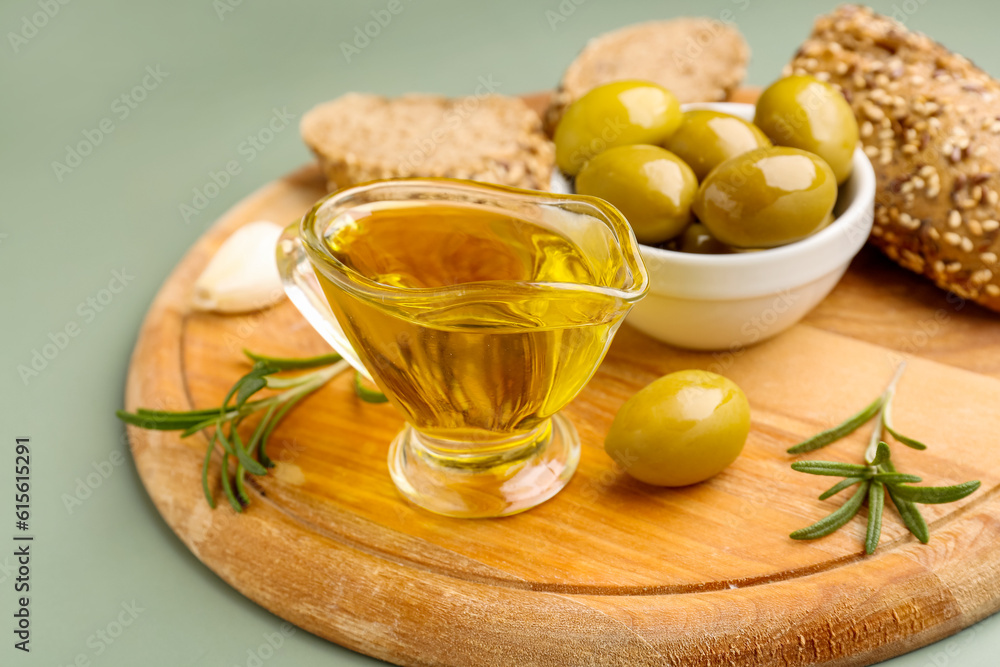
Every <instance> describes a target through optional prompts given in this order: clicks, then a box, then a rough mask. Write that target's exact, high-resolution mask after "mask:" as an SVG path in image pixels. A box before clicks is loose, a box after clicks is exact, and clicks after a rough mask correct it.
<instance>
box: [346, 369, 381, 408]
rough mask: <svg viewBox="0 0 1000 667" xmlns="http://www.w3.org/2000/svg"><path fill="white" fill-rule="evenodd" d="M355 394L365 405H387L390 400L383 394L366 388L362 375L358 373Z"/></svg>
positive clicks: (355, 380) (355, 381)
mask: <svg viewBox="0 0 1000 667" xmlns="http://www.w3.org/2000/svg"><path fill="white" fill-rule="evenodd" d="M354 393H355V394H357V395H358V398H360V399H361V400H362V401H364V402H365V403H386V402H387V401H388V400H389V399H388V398H386V397H385V394H383V393H382V392H380V391H378V390H376V389H369V388H368V387H366V386H364V384H362V377H361V373H359V372H357V371H355V372H354Z"/></svg>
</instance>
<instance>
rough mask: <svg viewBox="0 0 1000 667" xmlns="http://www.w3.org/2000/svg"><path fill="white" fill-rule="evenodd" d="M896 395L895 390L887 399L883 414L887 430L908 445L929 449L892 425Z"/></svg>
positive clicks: (914, 447)
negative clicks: (893, 402) (893, 403)
mask: <svg viewBox="0 0 1000 667" xmlns="http://www.w3.org/2000/svg"><path fill="white" fill-rule="evenodd" d="M895 397H896V393H895V392H893V394H892V396H890V397H889V400H888V401H886V404H885V410H884V411H883V414H882V421H883V423H884V424H885V430H886V431H888V432H889V435H891V436H892V437H894V438H895V439H896V440H898V441H899V442H901V443H902V444H904V445H906V446H907V447H912V448H913V449H920V450H923V449H927V445H925V444H924V443H922V442H920V441H919V440H914V439H913V438H908V437H906V436H905V435H903V434H902V433H900V432H899V431H897V430H896V429H895V427H894V426H893V425H892V400H893V399H894V398H895Z"/></svg>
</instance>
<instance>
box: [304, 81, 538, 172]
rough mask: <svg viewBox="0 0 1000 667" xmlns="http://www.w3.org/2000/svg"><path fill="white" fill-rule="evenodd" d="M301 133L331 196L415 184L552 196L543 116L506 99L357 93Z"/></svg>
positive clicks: (307, 119)
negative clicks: (380, 184)
mask: <svg viewBox="0 0 1000 667" xmlns="http://www.w3.org/2000/svg"><path fill="white" fill-rule="evenodd" d="M301 132H302V139H303V140H304V141H305V143H306V144H307V145H308V146H309V148H311V149H312V150H313V152H314V153H316V155H317V157H318V158H319V160H320V164H321V166H322V167H323V170H324V172H325V173H326V177H327V181H328V187H329V189H330V190H331V191H333V190H336V189H338V188H342V187H346V186H348V185H354V184H355V183H362V182H364V181H370V180H373V179H382V178H403V177H408V176H424V177H427V176H445V177H450V178H468V179H472V180H477V181H485V182H488V183H499V184H501V185H511V186H514V187H520V188H528V189H532V190H548V189H549V183H550V179H551V177H552V168H553V165H554V163H555V151H554V149H553V147H552V143H551V142H550V141H549V140H548V138H547V137H546V136H545V134H544V133H543V132H542V129H541V121H540V120H539V118H538V114H536V113H535V112H534V111H532V110H531V109H529V108H528V107H527V106H526V105H525V104H524V102H522V101H521V100H520V99H517V98H513V97H503V96H501V95H485V96H476V97H463V98H455V99H448V98H445V97H439V96H434V95H406V96H403V97H400V98H397V99H387V98H385V97H381V96H378V95H368V94H362V93H349V94H347V95H344V96H342V97H339V98H337V99H335V100H333V101H332V102H327V103H325V104H321V105H319V106H317V107H315V108H313V109H312V110H311V111H309V112H308V113H307V114H306V115H305V116H304V117H303V118H302V122H301Z"/></svg>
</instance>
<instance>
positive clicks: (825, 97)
mask: <svg viewBox="0 0 1000 667" xmlns="http://www.w3.org/2000/svg"><path fill="white" fill-rule="evenodd" d="M753 122H754V123H755V124H756V125H757V127H759V128H760V129H762V130H763V131H764V134H766V135H767V136H768V137H770V139H771V141H773V142H774V143H775V144H776V145H778V146H791V147H792V148H801V149H802V150H804V151H809V152H810V153H815V154H816V155H818V156H820V157H821V158H823V159H824V160H826V162H827V164H829V165H830V168H831V169H833V173H834V174H836V176H837V183H838V184H840V183H843V182H844V181H846V180H847V177H848V176H850V175H851V160H853V158H854V149H855V147H856V146H857V144H858V121H857V120H856V119H855V117H854V112H853V111H852V110H851V105H850V104H848V103H847V100H846V99H844V96H843V95H841V94H840V92H838V91H837V89H836V88H834V87H833V86H831V85H830V84H828V83H825V82H823V81H820V80H818V79H814V78H813V77H811V76H789V77H786V78H784V79H779V80H778V81H775V82H774V83H772V84H771V85H770V86H769V87H768V88H767V90H765V91H764V92H763V93H761V95H760V99H759V100H757V111H756V114H755V115H754V119H753Z"/></svg>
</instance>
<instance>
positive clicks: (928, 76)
mask: <svg viewBox="0 0 1000 667" xmlns="http://www.w3.org/2000/svg"><path fill="white" fill-rule="evenodd" d="M788 70H789V73H795V74H811V75H813V76H816V77H817V78H819V79H822V80H824V81H829V82H830V83H832V84H833V85H835V86H837V87H838V88H840V89H841V90H842V91H843V93H844V95H845V96H846V97H847V99H848V101H849V102H850V103H851V106H852V107H853V109H854V113H855V115H856V116H857V118H858V125H859V127H860V129H861V141H862V143H863V145H864V150H865V153H866V154H867V155H868V157H869V158H870V159H871V161H872V164H874V165H875V172H876V174H877V176H878V190H877V194H876V198H875V225H874V227H873V229H872V235H871V241H872V242H873V243H874V244H875V245H876V246H878V247H879V248H881V249H882V250H883V252H885V254H886V255H888V256H889V257H890V258H891V259H893V260H895V261H896V262H898V263H899V264H900V265H902V266H904V267H906V268H908V269H910V270H911V271H914V272H916V273H920V274H923V275H925V276H927V277H928V278H931V279H932V280H933V281H934V282H935V283H937V285H939V286H940V287H942V288H944V289H947V290H950V291H952V292H954V293H955V294H957V295H959V296H961V297H963V298H967V299H972V300H974V301H976V302H978V303H981V304H983V305H984V306H987V307H988V308H991V309H993V310H1000V264H998V257H1000V231H998V230H1000V207H998V204H1000V178H998V177H997V172H998V170H1000V84H998V82H997V81H995V80H994V79H993V78H991V77H990V76H989V75H988V74H986V73H985V72H983V71H982V70H980V69H978V68H977V67H975V66H974V65H973V64H972V63H970V62H969V61H968V60H967V59H965V58H963V57H962V56H960V55H958V54H955V53H951V52H950V51H948V50H947V49H946V48H944V47H943V46H941V45H940V44H938V43H936V42H934V41H932V40H931V39H929V38H928V37H926V36H925V35H922V34H920V33H915V32H910V31H908V30H907V29H906V28H905V27H904V26H903V25H902V24H900V23H899V22H897V21H894V20H892V19H890V18H887V17H885V16H880V15H878V14H875V13H874V12H872V11H871V10H870V9H868V8H863V7H858V6H854V5H845V6H843V7H840V8H838V9H837V10H836V11H835V12H834V13H832V14H830V15H828V16H822V17H820V18H819V19H818V20H817V21H816V24H815V26H814V28H813V33H812V36H811V37H810V38H809V39H808V40H807V41H806V42H805V43H804V44H803V45H802V47H801V48H800V49H799V51H798V53H797V54H796V56H795V58H794V59H793V60H792V62H791V64H790V65H789V67H788Z"/></svg>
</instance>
